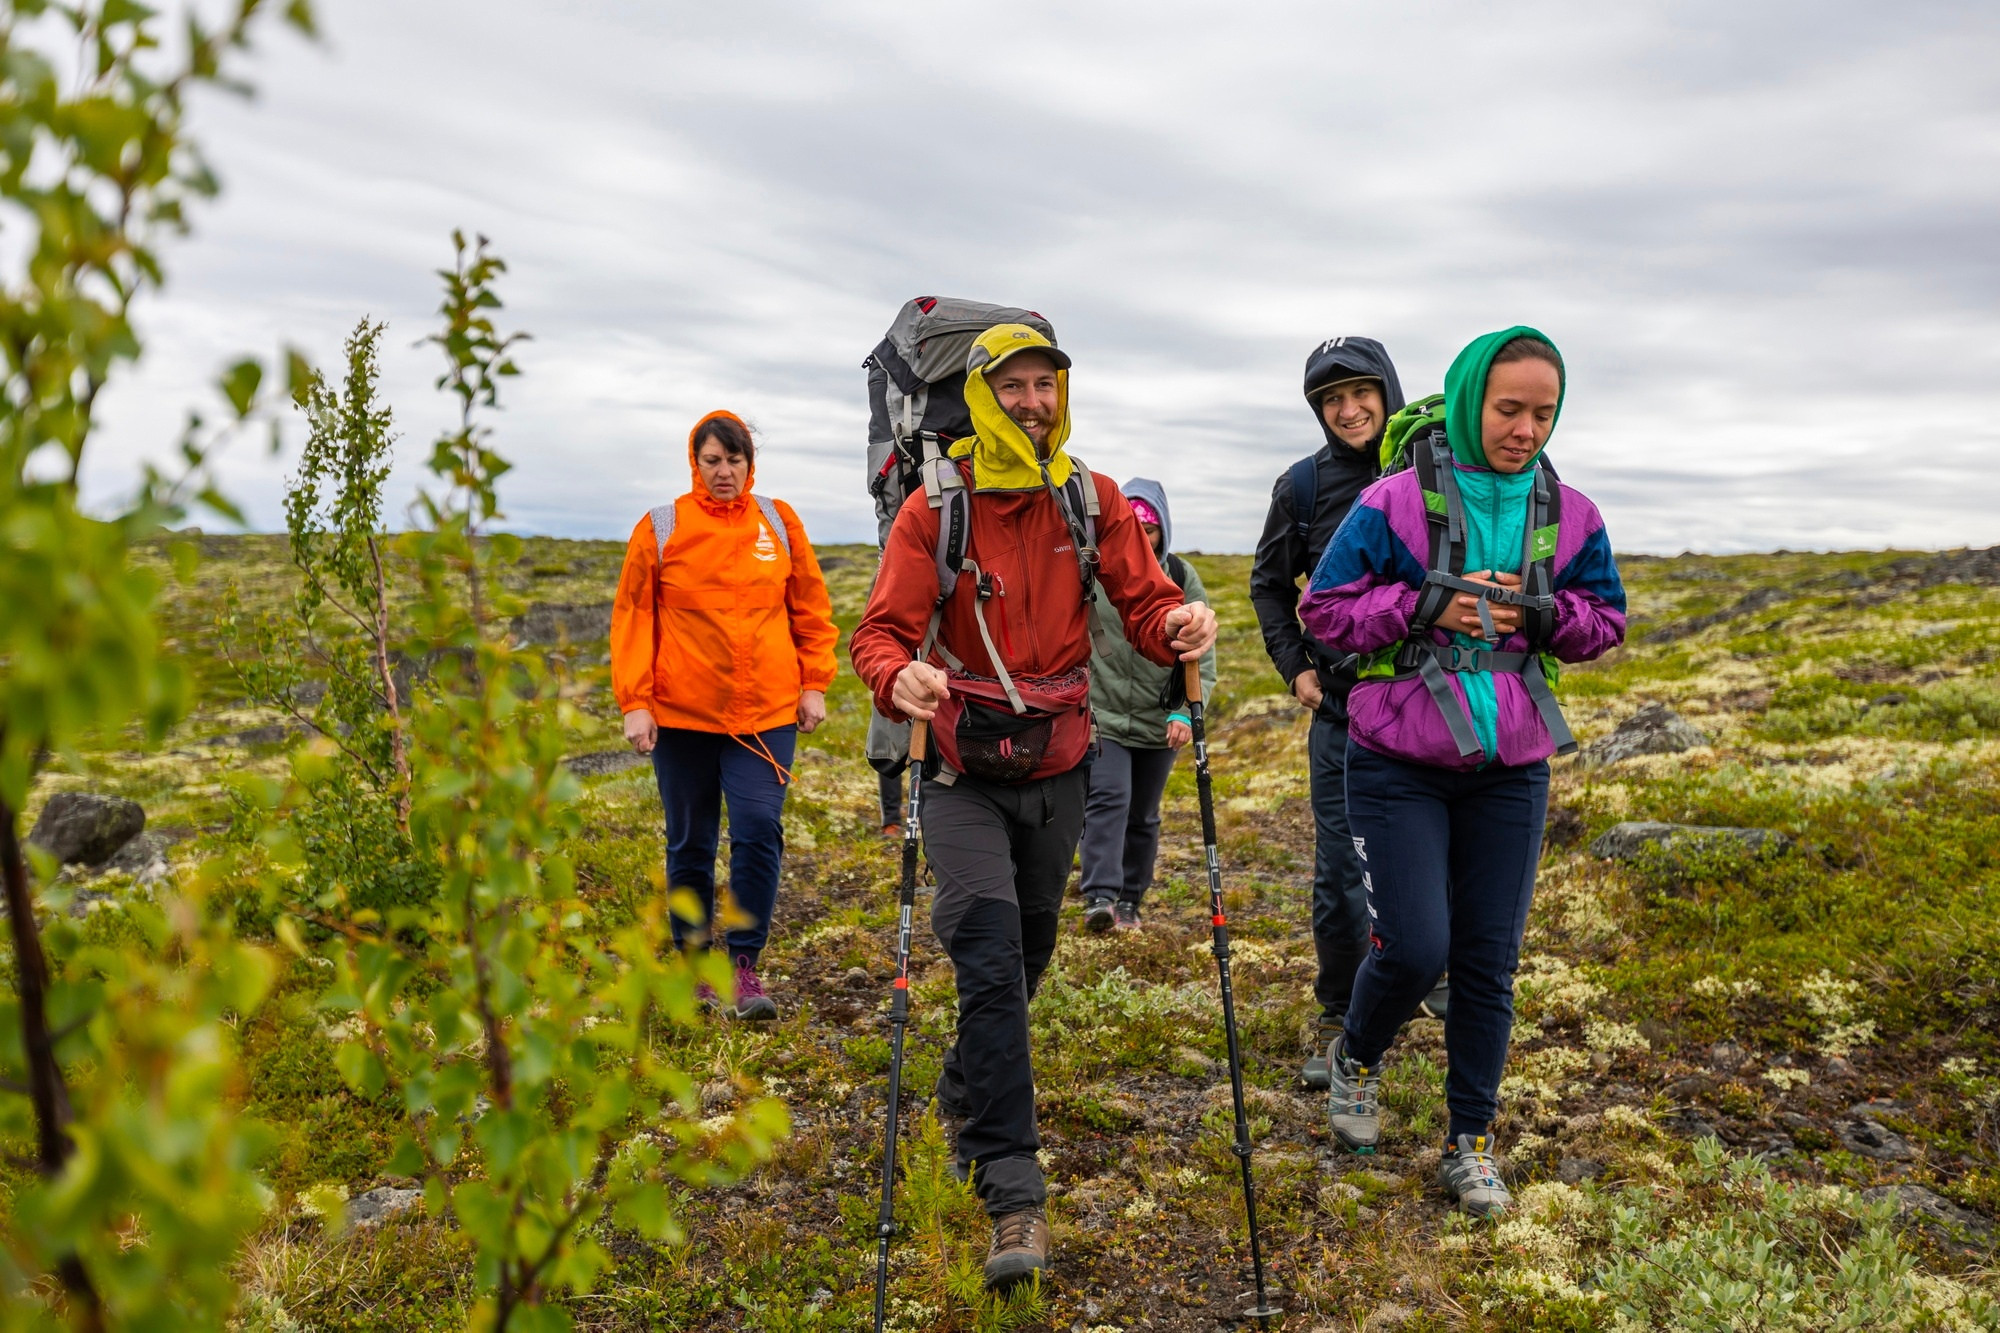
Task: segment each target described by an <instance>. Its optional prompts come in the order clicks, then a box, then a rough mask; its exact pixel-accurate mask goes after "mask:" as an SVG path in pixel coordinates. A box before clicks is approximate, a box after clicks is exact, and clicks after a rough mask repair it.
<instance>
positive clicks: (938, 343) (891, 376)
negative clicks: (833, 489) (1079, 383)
mask: <svg viewBox="0 0 2000 1333" xmlns="http://www.w3.org/2000/svg"><path fill="white" fill-rule="evenodd" d="M995 324H1026V325H1027V326H1028V327H1029V328H1032V329H1034V330H1035V331H1037V332H1038V333H1040V334H1042V335H1043V336H1044V337H1046V338H1047V339H1048V340H1049V341H1050V342H1054V341H1055V337H1056V335H1055V330H1054V329H1053V328H1052V327H1050V325H1049V322H1048V321H1047V320H1046V319H1043V318H1042V317H1041V316H1040V315H1038V314H1036V313H1035V312H1034V311H1032V310H1023V309H1020V308H1019V307H1017V306H1006V305H988V304H986V303H985V302H983V301H961V300H958V299H955V298H953V297H948V296H943V297H940V296H919V297H917V298H916V299H915V300H913V301H909V302H906V303H905V304H904V306H903V308H902V309H901V310H899V311H897V312H896V319H895V322H894V323H892V324H890V325H889V332H888V333H887V334H885V335H884V336H883V338H882V341H881V342H879V343H877V344H876V346H875V350H874V351H873V352H871V353H869V355H868V359H867V360H866V361H864V362H862V363H861V364H862V368H863V369H865V370H866V371H867V372H868V492H869V494H870V495H872V496H874V497H875V517H876V521H877V528H878V531H877V541H878V543H880V542H883V541H887V540H888V537H889V525H890V524H891V523H893V522H894V521H895V518H896V511H897V510H898V509H900V508H902V506H903V500H904V498H905V497H906V496H908V495H909V493H910V492H911V491H914V490H916V489H917V488H918V487H919V486H921V485H922V484H923V466H924V464H925V463H926V462H927V461H929V460H931V459H934V458H937V457H939V456H941V455H942V454H943V453H944V451H945V449H946V448H948V447H949V446H950V444H951V442H952V441H953V440H961V439H964V438H965V437H966V436H968V435H970V434H972V416H971V414H970V412H968V411H967V409H966V406H965V360H966V357H967V356H968V355H969V354H970V353H971V351H972V341H973V339H975V338H977V337H978V336H979V335H980V334H982V333H984V332H986V330H988V329H990V328H992V327H993V326H994V325H995Z"/></svg>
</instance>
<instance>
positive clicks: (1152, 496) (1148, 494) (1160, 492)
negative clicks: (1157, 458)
mask: <svg viewBox="0 0 2000 1333" xmlns="http://www.w3.org/2000/svg"><path fill="white" fill-rule="evenodd" d="M1119 491H1120V493H1121V494H1122V495H1124V497H1125V498H1126V499H1127V500H1144V501H1145V502H1146V503H1147V504H1148V505H1150V506H1152V509H1153V512H1154V513H1156V514H1158V515H1159V516H1160V547H1161V549H1162V550H1163V551H1171V550H1173V549H1174V515H1173V511H1172V510H1170V509H1168V508H1167V488H1166V487H1164V486H1162V485H1160V483H1159V482H1157V481H1154V480H1153V479H1152V478H1151V477H1134V478H1132V480H1130V481H1128V482H1126V483H1125V484H1124V485H1123V486H1121V487H1120V488H1119Z"/></svg>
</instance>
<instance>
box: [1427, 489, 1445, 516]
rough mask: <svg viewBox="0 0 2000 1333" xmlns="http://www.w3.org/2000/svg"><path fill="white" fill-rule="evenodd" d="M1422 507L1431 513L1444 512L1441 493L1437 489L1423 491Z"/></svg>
mask: <svg viewBox="0 0 2000 1333" xmlns="http://www.w3.org/2000/svg"><path fill="white" fill-rule="evenodd" d="M1424 508H1426V509H1428V510H1430V511H1431V512H1432V513H1433V514H1442V513H1444V512H1445V503H1444V495H1443V493H1442V492H1439V491H1425V492H1424Z"/></svg>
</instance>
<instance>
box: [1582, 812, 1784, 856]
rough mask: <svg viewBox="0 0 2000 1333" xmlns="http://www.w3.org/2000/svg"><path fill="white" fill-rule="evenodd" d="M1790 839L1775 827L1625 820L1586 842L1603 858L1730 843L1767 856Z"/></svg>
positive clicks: (1701, 848)
mask: <svg viewBox="0 0 2000 1333" xmlns="http://www.w3.org/2000/svg"><path fill="white" fill-rule="evenodd" d="M1791 842H1792V840H1791V838H1790V836H1788V835H1787V834H1784V833H1780V832H1778V830H1776V829H1768V828H1718V827H1715V826H1713V825H1707V824H1662V823H1659V822H1657V821H1654V820H1628V821H1627V822H1625V823H1623V824H1614V825H1613V826H1612V827H1611V828H1610V829H1608V830H1606V831H1605V832H1604V833H1602V834H1599V835H1598V837H1597V840H1596V841H1594V842H1592V843H1591V844H1590V854H1591V855H1592V856H1596V857H1601V858H1603V859H1605V860H1607V861H1631V860H1635V859H1637V857H1638V856H1639V855H1640V853H1642V852H1644V851H1645V850H1646V849H1647V848H1648V847H1659V848H1660V849H1662V850H1663V851H1665V852H1667V853H1669V854H1670V855H1671V854H1675V853H1681V852H1700V851H1707V850H1710V849H1712V848H1718V847H1732V846H1733V847H1740V848H1741V849H1742V850H1744V851H1746V852H1749V853H1750V854H1751V855H1753V856H1768V855H1771V854H1774V853H1776V852H1779V851H1782V850H1783V849H1784V848H1786V847H1789V846H1790V845H1791Z"/></svg>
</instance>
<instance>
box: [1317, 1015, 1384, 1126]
mask: <svg viewBox="0 0 2000 1333" xmlns="http://www.w3.org/2000/svg"><path fill="white" fill-rule="evenodd" d="M1346 1040H1347V1039H1346V1038H1345V1037H1342V1038H1341V1039H1340V1040H1338V1041H1336V1042H1334V1044H1333V1045H1331V1046H1329V1047H1327V1051H1326V1065H1327V1094H1326V1098H1327V1123H1328V1125H1329V1126H1330V1127H1331V1128H1332V1130H1333V1136H1334V1137H1335V1138H1336V1139H1339V1140H1340V1142H1341V1146H1343V1147H1345V1148H1347V1149H1348V1150H1350V1151H1352V1152H1358V1153H1372V1152H1374V1151H1375V1145H1376V1144H1377V1143H1379V1142H1381V1140H1382V1103H1381V1101H1380V1094H1381V1082H1380V1079H1379V1077H1378V1076H1377V1074H1376V1071H1375V1070H1373V1069H1370V1068H1369V1067H1368V1066H1367V1065H1361V1064H1356V1063H1355V1062H1354V1061H1352V1060H1350V1059H1348V1058H1347V1055H1346V1054H1345V1046H1344V1043H1345V1042H1346Z"/></svg>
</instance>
